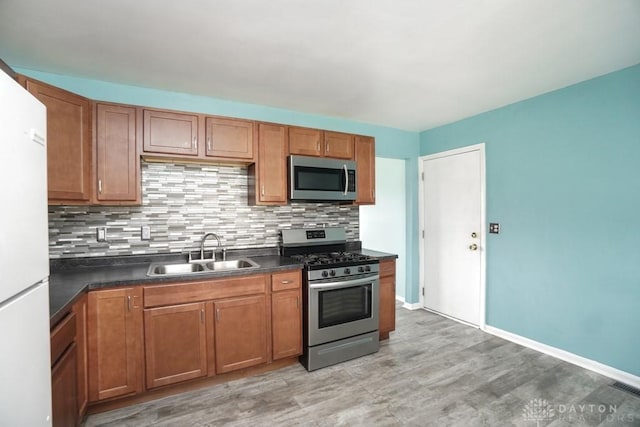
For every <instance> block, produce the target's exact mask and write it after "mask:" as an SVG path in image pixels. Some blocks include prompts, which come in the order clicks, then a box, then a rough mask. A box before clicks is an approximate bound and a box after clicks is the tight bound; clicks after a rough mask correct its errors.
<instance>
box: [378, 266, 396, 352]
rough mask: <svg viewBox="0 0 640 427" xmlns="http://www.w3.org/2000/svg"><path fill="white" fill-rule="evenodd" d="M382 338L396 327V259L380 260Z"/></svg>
mask: <svg viewBox="0 0 640 427" xmlns="http://www.w3.org/2000/svg"><path fill="white" fill-rule="evenodd" d="M379 329H380V339H381V340H383V339H387V338H389V332H392V331H394V330H395V329H396V260H395V259H391V260H383V261H380V323H379Z"/></svg>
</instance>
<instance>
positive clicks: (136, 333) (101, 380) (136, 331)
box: [87, 287, 143, 402]
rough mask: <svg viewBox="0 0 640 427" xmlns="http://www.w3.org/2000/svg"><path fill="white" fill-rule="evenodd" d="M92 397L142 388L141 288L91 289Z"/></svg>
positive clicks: (90, 399) (90, 387)
mask: <svg viewBox="0 0 640 427" xmlns="http://www.w3.org/2000/svg"><path fill="white" fill-rule="evenodd" d="M87 332H88V334H87V338H88V353H89V401H90V402H96V401H99V400H104V399H110V398H113V397H120V396H126V395H129V394H134V393H138V392H140V391H142V376H143V375H142V374H143V372H142V339H143V335H142V289H141V288H134V287H131V288H115V289H105V290H98V291H91V292H89V300H88V329H87Z"/></svg>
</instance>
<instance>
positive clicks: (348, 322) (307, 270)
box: [281, 227, 379, 371]
mask: <svg viewBox="0 0 640 427" xmlns="http://www.w3.org/2000/svg"><path fill="white" fill-rule="evenodd" d="M346 246H347V245H346V232H345V229H344V228H341V227H328V228H315V229H289V230H282V246H281V249H282V250H281V253H282V255H283V256H288V257H291V258H294V259H297V260H299V261H301V262H303V263H304V265H305V267H304V270H303V277H304V280H303V292H302V294H303V302H304V304H303V308H304V311H303V319H304V328H303V331H304V343H303V349H304V353H303V355H302V356H301V357H300V362H301V363H302V364H303V365H304V367H305V368H307V370H309V371H313V370H315V369H319V368H324V367H325V366H330V365H334V364H336V363H340V362H343V361H345V360H349V359H354V358H356V357H360V356H364V355H366V354H371V353H375V352H376V351H378V349H379V341H378V338H379V337H378V311H379V308H378V307H379V261H378V260H377V259H375V258H372V257H369V256H366V255H361V254H358V253H351V252H347V251H346Z"/></svg>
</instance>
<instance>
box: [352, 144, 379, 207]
mask: <svg viewBox="0 0 640 427" xmlns="http://www.w3.org/2000/svg"><path fill="white" fill-rule="evenodd" d="M355 147H356V149H355V151H356V163H357V166H356V167H357V171H356V173H357V179H358V181H357V182H358V186H357V187H358V195H357V198H356V204H359V205H373V204H375V203H376V150H375V140H374V139H373V137H371V136H360V135H358V136H356V137H355Z"/></svg>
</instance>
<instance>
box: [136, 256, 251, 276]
mask: <svg viewBox="0 0 640 427" xmlns="http://www.w3.org/2000/svg"><path fill="white" fill-rule="evenodd" d="M258 267H260V265H258V264H257V263H256V262H255V261H253V260H252V259H249V258H241V259H234V260H229V261H213V260H204V261H192V262H186V263H181V264H172V263H161V262H154V263H152V264H151V265H150V266H149V270H147V276H172V275H180V276H184V275H191V274H203V273H214V272H216V271H230V270H244V269H248V268H258Z"/></svg>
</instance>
